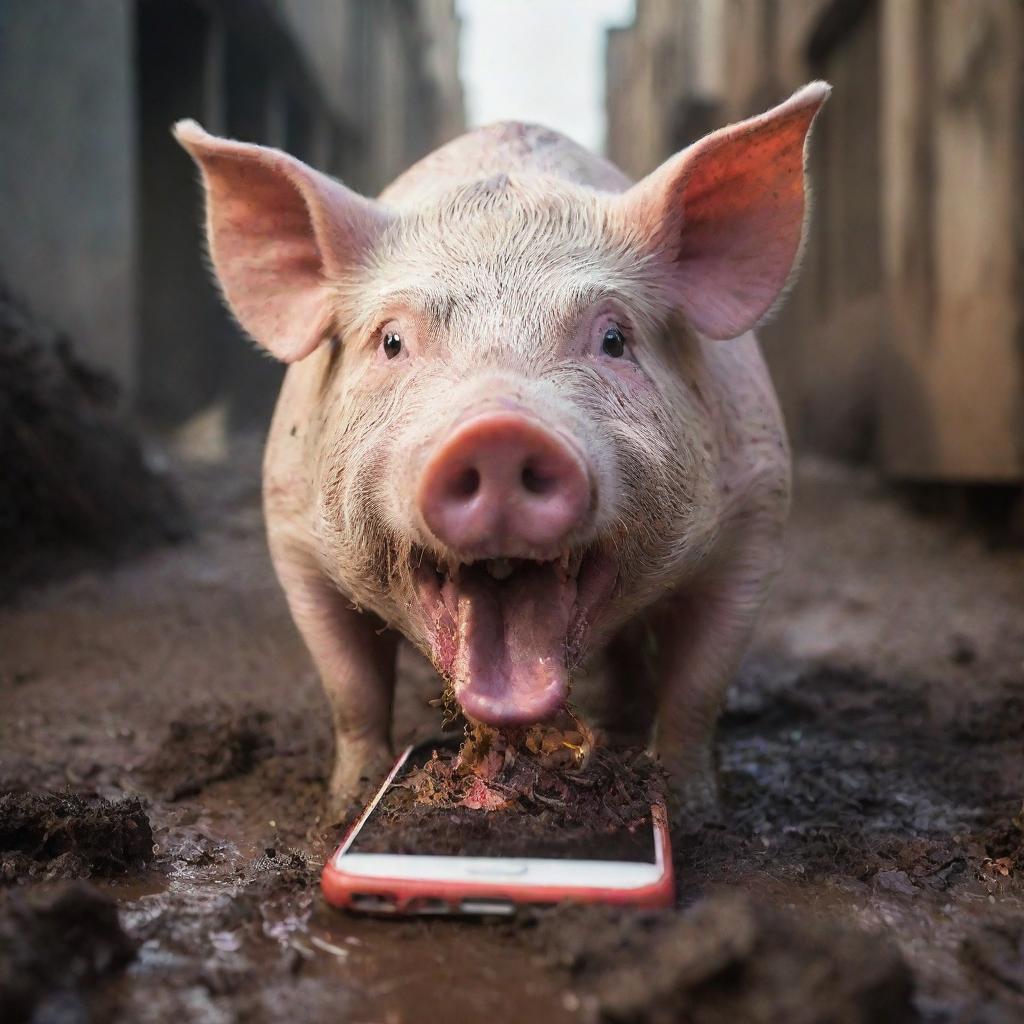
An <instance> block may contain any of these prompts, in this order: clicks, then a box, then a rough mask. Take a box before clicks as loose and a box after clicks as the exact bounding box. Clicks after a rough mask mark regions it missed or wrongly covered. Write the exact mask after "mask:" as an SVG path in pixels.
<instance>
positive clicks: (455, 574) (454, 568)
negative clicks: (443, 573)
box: [448, 559, 462, 583]
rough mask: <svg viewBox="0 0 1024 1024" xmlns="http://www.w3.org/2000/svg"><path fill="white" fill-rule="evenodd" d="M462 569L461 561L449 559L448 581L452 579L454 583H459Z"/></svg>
mask: <svg viewBox="0 0 1024 1024" xmlns="http://www.w3.org/2000/svg"><path fill="white" fill-rule="evenodd" d="M461 567H462V563H461V562H459V561H457V560H455V559H449V560H448V579H450V580H451V581H452V583H458V582H459V569H460V568H461Z"/></svg>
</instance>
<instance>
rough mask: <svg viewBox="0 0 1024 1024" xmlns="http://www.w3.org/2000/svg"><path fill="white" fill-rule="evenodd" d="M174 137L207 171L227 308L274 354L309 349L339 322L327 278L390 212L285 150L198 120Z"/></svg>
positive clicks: (295, 354)
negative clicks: (211, 129) (226, 134)
mask: <svg viewBox="0 0 1024 1024" xmlns="http://www.w3.org/2000/svg"><path fill="white" fill-rule="evenodd" d="M174 135H175V138H176V139H177V140H178V142H180V143H181V144H182V146H184V147H185V149H186V150H188V152H189V154H190V155H191V156H192V158H193V159H194V160H195V161H196V163H197V164H198V165H199V168H200V170H201V171H202V175H203V184H204V185H205V187H206V234H207V241H208V244H209V248H210V258H211V259H212V261H213V267H214V270H215V271H216V273H217V279H218V280H219V281H220V285H221V288H222V289H223V291H224V297H225V298H226V299H227V302H228V305H229V306H230V307H231V311H232V312H233V313H234V315H235V317H236V319H237V320H238V322H239V323H240V324H241V325H242V327H244V328H245V330H246V331H247V332H248V333H249V334H251V335H252V336H253V338H255V339H256V341H258V342H259V343H260V344H261V345H262V346H263V347H264V348H266V349H267V350H268V351H269V352H270V353H271V354H272V355H274V356H276V357H277V358H278V359H281V360H283V361H284V362H286V363H290V362H293V361H294V360H296V359H302V358H303V356H307V355H309V353H310V352H312V351H313V350H314V349H315V348H316V347H317V345H319V344H320V342H321V341H323V340H324V339H325V338H327V337H328V336H329V334H330V333H331V331H332V329H333V326H334V325H333V311H332V308H331V301H330V291H329V283H330V281H331V279H332V278H336V277H337V276H339V275H340V274H341V273H343V272H344V271H345V270H346V269H348V268H350V267H351V266H353V265H354V264H356V263H358V262H359V261H360V260H362V259H364V258H365V256H366V255H367V253H368V252H369V250H370V249H371V247H372V246H373V243H374V242H375V241H376V239H377V238H378V237H379V236H380V234H381V232H382V231H383V230H384V228H385V226H386V225H387V222H388V215H387V214H386V213H385V211H384V209H383V208H382V207H381V206H380V205H379V204H377V203H375V202H373V201H372V200H370V199H364V198H363V197H362V196H360V195H358V194H357V193H355V192H353V191H351V190H350V189H347V188H346V187H345V186H344V185H342V184H341V183H340V182H338V181H335V180H334V179H333V178H328V177H327V176H326V175H324V174H320V173H319V172H318V171H315V170H313V168H312V167H307V166H306V164H304V163H303V162H302V161H301V160H297V159H296V158H295V157H293V156H289V155H288V154H287V153H282V152H281V151H280V150H276V149H269V148H267V147H266V146H255V145H251V144H249V143H246V142H235V141H233V140H231V139H221V138H217V137H216V136H214V135H210V134H209V133H207V132H205V131H204V130H203V129H202V128H201V127H200V126H199V125H198V124H196V122H195V121H179V122H178V123H177V124H176V125H175V126H174Z"/></svg>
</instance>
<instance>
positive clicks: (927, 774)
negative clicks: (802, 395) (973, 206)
mask: <svg viewBox="0 0 1024 1024" xmlns="http://www.w3.org/2000/svg"><path fill="white" fill-rule="evenodd" d="M229 465H230V466H232V467H233V469H234V471H233V472H227V471H226V470H225V468H224V466H210V467H206V468H203V467H196V468H192V469H189V470H188V472H187V473H186V476H185V479H186V483H187V487H188V497H189V500H190V505H191V507H193V508H195V509H196V510H197V514H198V516H199V520H200V521H199V526H200V530H199V533H198V536H197V538H196V539H195V540H193V541H190V542H189V543H187V544H184V545H181V546H179V547H177V548H171V549H167V548H165V549H158V550H155V551H153V552H152V553H150V554H148V555H147V556H145V558H143V559H142V560H140V561H137V562H134V563H132V564H128V565H122V566H121V567H119V568H117V569H115V570H113V571H110V572H96V571H87V572H84V573H81V574H79V575H77V576H76V577H75V578H73V579H72V580H70V581H68V582H65V583H62V584H59V585H55V586H51V587H50V588H48V589H45V590H39V591H36V592H33V593H28V594H26V595H24V597H23V598H22V599H21V600H20V602H19V605H18V607H16V608H13V607H8V608H6V609H4V610H3V611H2V612H0V708H2V709H3V710H2V712H0V783H2V785H3V786H4V787H6V788H7V789H10V790H12V791H15V792H17V793H26V792H32V793H36V794H42V793H56V794H58V795H60V794H62V793H64V792H65V790H66V788H67V787H69V786H70V787H71V788H72V790H73V791H74V792H76V793H79V794H83V795H84V798H85V800H86V802H87V803H89V802H91V801H93V800H95V799H97V798H105V799H109V800H114V801H117V800H121V799H123V798H124V797H126V796H138V797H139V798H140V799H142V800H143V801H144V803H145V806H144V810H145V814H146V816H147V817H148V820H149V822H150V824H151V827H152V831H153V840H152V847H154V848H155V852H154V854H153V859H152V860H151V861H150V863H149V864H148V865H141V864H140V865H138V866H135V867H131V868H129V870H128V871H127V872H125V873H115V874H114V876H113V877H111V878H109V879H108V878H100V879H96V880H95V881H94V882H93V884H94V885H96V886H98V887H99V888H100V889H101V891H102V893H103V895H104V896H105V897H106V898H107V899H108V900H110V901H112V902H113V903H114V904H115V905H116V906H117V908H118V912H119V917H120V922H121V926H122V928H123V929H124V931H125V933H126V934H127V935H128V936H129V938H130V939H131V940H132V942H133V943H134V944H135V945H136V946H137V954H136V956H135V958H134V959H133V960H132V961H131V962H130V963H129V964H128V965H127V966H126V967H125V968H124V969H123V970H121V971H120V972H115V973H112V974H110V975H106V976H104V977H100V978H97V979H96V980H95V983H90V984H89V985H82V986H79V987H78V988H77V989H76V990H75V991H77V992H79V995H78V996H76V997H75V999H76V1000H77V1002H76V1004H75V1005H76V1006H77V1008H78V1009H77V1010H76V1012H78V1011H81V1012H80V1013H79V1015H78V1017H77V1018H73V1019H90V1018H91V1019H94V1020H104V1021H106V1020H111V1021H133V1022H135V1021H142V1022H145V1021H163V1020H168V1019H175V1018H179V1019H183V1020H190V1021H192V1020H195V1021H211V1022H219V1021H229V1020H253V1021H273V1020H281V1019H296V1020H302V1021H312V1022H316V1021H336V1020H339V1019H341V1020H344V1019H350V1020H354V1021H387V1022H402V1021H419V1020H447V1019H454V1020H477V1019H489V1020H493V1021H494V1022H496V1024H503V1022H514V1021H531V1022H532V1021H555V1022H562V1021H580V1020H587V1019H594V1018H595V1017H596V1018H597V1019H600V1018H601V1016H602V1015H603V1016H604V1018H605V1019H610V1020H639V1021H653V1020H658V1019H659V1018H658V1016H657V1015H658V1013H659V1012H660V1011H659V1007H661V1006H668V1007H671V1008H673V1010H674V1011H677V1017H676V1018H673V1019H684V1020H685V1019H693V1020H721V1019H725V1017H724V1016H723V1015H724V1014H726V1013H732V1014H733V1017H732V1019H754V1020H757V1019H759V1018H758V1017H757V1016H754V1014H756V1013H763V1014H767V1015H768V1016H765V1017H763V1018H762V1019H777V1011H778V1010H779V1007H788V1006H791V1005H793V1004H787V1003H785V1000H786V999H793V1000H794V1001H795V1002H796V1003H798V1005H797V1006H796V1007H795V1008H794V1009H792V1011H791V1013H792V1016H790V1017H789V1019H793V1020H806V1021H818V1020H820V1021H826V1020H829V1021H834V1020H860V1019H869V1017H865V1016H863V1015H864V1014H866V1013H869V1012H870V1011H872V1009H873V1008H874V1009H875V1010H877V1012H875V1013H874V1019H879V1020H881V1019H886V1020H888V1019H895V1020H900V1019H902V1018H901V1016H900V1015H902V1014H904V1013H905V999H906V998H907V991H908V986H909V991H910V995H909V998H910V1000H911V1005H912V1009H913V1012H914V1013H915V1014H916V1015H917V1017H918V1018H919V1019H921V1020H924V1021H933V1022H936V1024H938V1022H943V1024H946V1022H965V1024H966V1022H972V1024H973V1022H976V1021H981V1022H985V1024H996V1022H1002V1021H1016V1020H1019V1019H1020V1017H1021V1013H1022V993H1024V956H1022V931H1021V928H1022V924H1021V922H1022V921H1024V907H1022V896H1024V891H1022V885H1021V877H1022V871H1024V859H1022V857H1024V854H1022V829H1021V824H1022V821H1024V819H1022V817H1021V804H1022V800H1024V744H1021V742H1020V737H1021V731H1022V727H1024V702H1022V699H1021V693H1022V689H1021V683H1022V677H1024V616H1022V615H1021V609H1022V607H1024V555H1022V554H1021V553H1020V552H1018V551H1013V550H1008V549H1004V548H1000V549H990V548H989V547H988V546H987V544H986V542H985V540H984V539H983V538H982V537H979V536H977V535H975V534H973V533H971V532H968V531H966V530H965V529H964V528H963V527H962V526H954V525H950V524H949V523H946V522H944V521H942V520H936V519H928V520H922V519H920V518H918V517H917V516H916V515H915V514H913V513H912V512H910V511H908V509H907V508H906V507H905V505H904V504H903V503H902V502H901V500H900V499H899V498H898V497H895V496H893V495H892V494H890V493H888V492H886V491H885V490H883V489H882V488H881V487H880V486H879V485H878V484H877V483H876V482H875V481H873V480H872V479H871V478H870V477H869V476H866V475H863V474H855V473H850V472H848V471H846V470H840V469H837V468H835V467H832V466H829V465H826V464H813V463H810V464H805V465H803V466H802V468H801V473H800V477H799V479H800V486H799V490H798V495H797V502H796V512H795V519H794V524H793V529H792V532H791V538H792V540H791V549H790V553H789V562H788V566H787V569H786V572H785V574H784V577H783V579H782V580H781V582H780V585H779V586H778V587H777V588H776V591H775V595H774V599H773V603H772V606H771V608H770V610H769V612H768V615H767V617H766V619H765V622H764V625H763V628H762V629H761V631H760V633H759V636H758V638H757V641H756V643H755V646H754V649H753V651H752V654H751V656H750V658H749V659H748V660H747V662H746V664H745V665H744V667H743V669H742V671H741V673H740V676H739V678H738V680H737V683H736V686H735V687H734V688H733V691H732V693H731V694H730V696H729V700H728V705H727V708H726V711H725V717H724V719H723V723H722V730H721V734H720V738H719V744H718V757H719V761H720V765H721V781H722V787H721V788H722V810H721V814H720V817H719V818H718V819H716V820H714V821H709V822H706V823H698V824H690V825H688V826H685V827H680V828H678V829H677V830H676V832H675V834H674V837H673V846H674V853H675V861H676V864H675V866H676V872H677V883H678V891H679V908H678V910H677V911H674V912H671V913H668V914H665V915H658V916H656V918H655V919H654V920H653V923H652V919H651V918H650V916H649V915H645V914H643V913H640V912H636V913H627V912H623V911H612V910H604V909H601V908H594V909H593V910H590V911H588V912H587V914H586V915H583V914H582V912H579V911H573V912H567V911H559V912H558V913H557V914H555V915H553V916H550V915H545V914H543V913H540V914H537V915H533V916H527V917H526V918H525V919H524V920H521V921H518V922H515V923H505V924H480V923H472V922H463V921H457V920H454V919H451V920H430V921H423V922H419V921H409V922H403V921H394V920H392V921H388V920H378V919H371V918H359V917H350V916H346V915H343V914H339V913H336V912H334V911H332V910H331V909H330V908H328V907H325V906H324V905H323V903H322V901H321V900H320V897H319V895H318V889H317V876H318V872H319V867H320V865H321V864H322V863H323V860H324V858H325V857H326V856H327V854H328V853H329V852H330V850H331V849H332V848H333V846H334V845H335V844H336V843H337V842H338V841H339V838H340V830H338V829H337V828H329V827H327V824H326V822H325V821H324V820H322V819H321V818H320V815H321V811H322V800H323V794H324V786H325V782H326V774H327V771H328V768H329V764H330V760H329V758H330V729H329V721H328V713H327V708H326V704H325V702H324V700H323V697H322V694H321V693H320V690H319V687H318V685H317V682H316V680H315V678H314V676H313V673H312V671H311V669H310V667H309V664H308V661H307V659H306V656H305V653H304V651H303V649H302V647H301V645H300V643H299V641H298V639H297V637H296V636H295V633H294V630H293V629H292V627H291V625H290V623H289V621H288V618H287V612H286V610H285V608H284V603H283V600H282V599H281V597H280V594H279V593H278V590H277V587H276V584H275V582H274V580H273V577H272V574H271V572H270V568H269V563H268V560H267V556H266V553H265V542H264V538H263V536H262V528H261V518H260V514H259V509H258V490H257V482H258V462H257V452H256V450H255V449H251V450H250V449H244V450H240V451H237V452H234V453H232V457H231V460H230V462H229ZM400 676H401V683H400V689H399V695H398V700H397V705H396V714H397V721H396V730H395V732H396V735H395V739H396V743H397V744H404V743H406V742H409V741H411V740H417V739H425V738H427V737H428V736H430V735H432V734H434V733H435V732H436V730H437V727H438V711H437V708H436V707H435V706H432V705H431V704H430V703H428V701H430V700H432V699H435V698H436V697H437V695H438V693H439V690H440V684H439V682H438V680H437V679H436V678H435V677H434V676H433V675H432V673H430V671H429V670H428V669H427V668H426V667H425V666H424V665H423V664H422V663H421V662H420V661H418V660H417V659H416V658H415V657H413V656H412V655H411V654H409V652H403V657H402V662H401V666H400ZM254 714H256V715H257V718H255V719H254V718H253V715H254ZM264 715H265V717H264ZM171 722H179V723H182V724H181V725H180V726H178V727H171V726H170V725H169V723H171ZM239 738H241V742H238V740H239ZM222 745H224V746H226V747H227V748H228V749H229V750H230V749H240V750H241V751H243V752H245V751H248V753H243V755H242V756H241V757H240V758H239V757H237V756H235V755H230V756H225V758H224V759H223V760H220V759H219V756H215V755H216V754H217V751H218V750H219V748H220V747H221V746H222ZM204 751H205V753H204ZM161 759H163V760H161ZM193 759H194V761H195V765H194V766H193V767H195V772H194V773H192V774H191V775H190V773H187V772H185V771H184V768H185V766H187V765H191V762H192V760H193ZM161 764H162V765H163V768H162V769H160V768H159V767H158V768H157V769H156V770H154V766H160V765H161ZM225 768H226V769H227V770H225ZM193 775H194V777H193ZM183 785H184V790H182V786H183ZM195 786H198V791H195V788H194V787H195ZM189 790H192V792H188V791H189ZM90 794H92V795H90ZM15 852H18V853H24V851H22V850H18V851H15ZM59 856H60V855H59V854H58V857H59ZM48 863H53V861H52V860H51V861H47V860H45V858H44V859H43V860H42V861H36V860H35V859H32V860H31V864H29V863H28V862H22V863H21V866H20V867H19V868H18V869H17V872H18V877H17V878H15V879H13V881H15V882H17V883H18V884H15V885H11V886H9V887H8V888H7V889H6V892H7V893H8V894H17V895H18V897H19V898H25V899H35V898H36V897H37V896H39V897H40V898H42V896H43V895H45V893H46V892H47V891H48V886H50V885H52V883H50V882H46V881H45V880H43V879H42V877H41V874H40V873H34V872H39V869H40V867H42V870H43V873H45V869H46V865H47V864H48ZM738 895H742V896H743V899H742V900H740V901H739V902H738V903H737V902H734V900H735V898H736V897H737V896H738ZM4 898H6V897H4ZM706 900H710V901H711V902H704V901H706ZM723 900H725V902H722V901H723ZM737 907H738V908H739V909H736V908H737ZM730 908H732V909H730ZM574 914H580V916H573V915H574ZM690 914H692V915H694V916H692V917H691V916H687V915H690ZM702 915H707V916H702ZM864 935H866V936H867V938H866V939H865V938H863V936H864ZM705 939H706V942H705V941H704V940H705ZM744 950H746V951H747V952H744ZM893 950H897V951H898V956H897V955H896V954H895V953H893ZM25 952H26V954H28V953H32V955H34V956H37V957H40V958H42V959H44V960H45V959H46V958H47V957H48V956H50V955H51V953H50V948H49V946H48V945H47V944H46V943H44V942H43V941H42V940H39V941H35V940H33V939H32V938H31V937H29V939H28V940H27V942H26V950H25ZM787 958H788V959H787ZM57 961H59V958H57V957H55V962H57ZM723 964H724V965H725V966H722V965H723ZM769 965H770V966H771V970H768V966H769ZM901 965H905V966H901ZM762 966H764V969H763V970H762ZM822 978H823V979H825V980H824V981H822V980H820V979H822ZM908 978H909V981H908ZM780 979H781V980H780ZM876 1000H877V1001H876ZM878 1007H882V1008H883V1009H881V1010H878ZM786 1012H790V1011H789V1010H787V1011H786ZM702 1014H703V1015H704V1016H702ZM715 1014H718V1016H715ZM857 1014H861V1016H857ZM687 1015H689V1016H688V1017H687ZM772 1015H776V1016H772Z"/></svg>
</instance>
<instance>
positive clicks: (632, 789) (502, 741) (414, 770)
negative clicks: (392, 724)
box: [358, 723, 665, 859]
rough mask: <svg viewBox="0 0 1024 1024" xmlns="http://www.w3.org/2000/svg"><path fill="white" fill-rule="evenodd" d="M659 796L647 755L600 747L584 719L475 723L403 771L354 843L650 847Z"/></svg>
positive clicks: (509, 851) (609, 849)
mask: <svg viewBox="0 0 1024 1024" xmlns="http://www.w3.org/2000/svg"><path fill="white" fill-rule="evenodd" d="M664 798H665V785H664V778H663V776H662V773H661V771H660V769H659V768H658V767H657V765H656V764H655V763H654V761H652V759H651V758H650V757H649V756H648V754H647V753H645V752H644V751H643V750H640V749H617V748H611V747H607V746H603V745H600V743H599V742H598V739H597V738H596V737H595V736H594V735H593V734H592V733H591V732H590V730H588V729H587V728H586V727H585V726H580V725H578V724H577V723H571V724H570V725H569V726H568V727H563V726H555V727H539V726H538V727H533V728H530V729H518V730H501V731H499V730H496V729H490V728H487V727H484V726H480V725H474V726H468V727H467V729H466V732H465V738H464V740H463V743H462V745H461V747H459V748H458V749H457V750H456V749H455V748H454V746H449V747H445V746H439V747H437V748H435V749H433V750H432V751H431V753H430V754H429V757H426V756H424V757H423V758H421V760H420V761H419V762H417V763H414V764H413V765H412V766H411V770H409V771H408V772H407V774H405V775H403V776H402V777H400V779H399V781H398V784H397V785H396V786H394V787H393V788H392V789H391V790H390V791H389V792H388V793H387V794H386V795H385V797H384V799H383V800H382V801H381V804H380V805H379V807H378V811H377V814H376V815H375V816H374V818H373V819H371V821H370V823H368V825H367V826H366V828H365V829H364V833H363V834H361V836H360V839H359V841H358V848H359V849H360V851H362V852H392V853H394V852H401V851H407V852H415V851H416V850H422V849H429V850H431V851H432V852H434V853H466V852H468V851H472V853H473V854H474V855H476V856H488V855H491V856H516V855H527V854H531V855H534V856H559V855H561V856H568V855H570V854H571V855H575V856H586V857H599V856H604V857H609V858H612V859H614V858H615V857H616V856H617V855H625V854H627V853H629V852H630V851H633V850H641V851H642V850H644V849H645V847H646V848H647V849H648V850H649V851H650V850H653V847H651V845H650V839H649V836H650V828H651V805H652V804H654V803H661V802H663V801H664Z"/></svg>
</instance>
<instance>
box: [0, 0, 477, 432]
mask: <svg viewBox="0 0 1024 1024" xmlns="http://www.w3.org/2000/svg"><path fill="white" fill-rule="evenodd" d="M457 41H458V21H457V18H456V16H455V9H454V0H379V2H374V3H370V2H367V0H174V2H167V0H74V2H70V0H68V2H65V0H0V138H2V139H3V140H4V141H3V153H2V159H0V224H2V228H3V230H2V231H0V273H4V274H5V276H6V277H7V279H8V280H9V282H10V284H11V285H12V287H13V288H14V290H15V291H16V292H18V293H20V294H22V295H23V296H24V297H25V298H26V299H27V300H28V302H29V304H30V306H32V308H33V309H34V310H35V311H36V312H38V313H41V314H43V315H44V316H47V317H49V318H50V319H51V320H52V321H53V322H54V323H55V324H56V325H57V326H58V327H60V328H62V329H64V330H65V331H67V332H68V333H69V334H70V335H71V336H72V337H73V338H74V339H75V341H76V342H77V344H78V348H79V350H80V352H81V354H82V355H83V356H85V358H87V359H88V360H89V361H91V362H92V363H93V364H95V365H97V366H100V367H102V368H104V369H106V370H108V371H110V372H112V373H113V374H114V375H115V376H116V377H117V378H118V379H119V380H120V381H121V383H122V384H123V385H124V388H125V392H126V397H127V405H128V406H129V407H130V408H132V409H133V410H134V411H136V412H138V413H140V414H141V415H142V416H143V417H144V418H145V419H146V420H147V421H148V422H149V423H151V424H152V425H154V426H156V427H158V428H164V429H168V430H177V429H179V428H181V427H183V426H184V425H186V424H189V423H190V422H192V421H193V420H196V419H197V418H198V419H199V420H202V421H203V422H208V421H211V422H212V421H214V420H215V421H216V422H218V423H221V424H225V423H226V424H228V425H229V426H239V427H241V426H250V425H258V424H262V423H264V422H265V421H266V419H267V418H268V416H269V413H270V409H271V408H272V405H273V402H274V398H275V395H276V392H277V388H278V386H279V383H280V378H281V375H282V372H283V370H282V367H281V366H279V365H278V364H276V363H274V362H273V361H271V360H269V359H268V358H266V357H265V356H264V355H263V354H262V353H259V352H257V350H256V349H255V348H254V346H252V345H251V344H250V343H249V342H248V341H246V340H244V339H243V338H242V337H241V334H240V331H239V330H238V329H237V328H236V327H235V326H234V325H233V323H232V322H231V321H230V318H229V317H228V316H227V314H226V312H225V311H224V309H223V307H222V305H221V303H220V300H219V297H218V295H217V292H216V289H215V287H214V285H213V284H212V282H211V280H210V277H209V274H208V272H207V269H206V267H205V265H204V258H203V232H202V220H203V218H202V209H201V193H200V190H199V187H198V183H197V176H196V172H195V168H194V166H193V164H192V162H191V161H190V160H189V158H188V157H187V155H186V154H185V153H184V152H183V151H182V150H181V149H180V148H179V147H178V146H177V145H176V144H175V143H174V141H173V139H172V138H171V136H170V132H169V129H170V126H171V124H172V123H173V122H174V121H175V120H177V119H179V118H182V117H194V118H197V119H198V120H200V121H201V122H202V123H203V124H204V125H205V126H206V127H207V128H208V129H209V130H211V131H213V132H217V133H222V134H227V135H231V136H233V137H235V138H240V139H245V140H249V141H254V142H261V143H266V144H269V145H275V146H279V147H282V148H285V149H287V150H289V151H290V152H293V153H295V155H297V156H299V157H301V158H302V159H304V160H307V161H308V162H310V163H312V164H313V165H314V166H317V167H319V168H320V169H322V170H325V171H327V172H329V173H332V174H335V175H337V176H338V177H340V178H342V179H344V180H345V181H346V182H348V183H349V184H351V185H353V186H355V187H357V188H360V189H363V190H365V191H367V192H370V193H373V192H376V191H377V190H379V189H380V188H381V187H382V186H383V185H384V184H386V183H387V181H389V180H390V179H391V178H392V177H394V176H395V175H396V174H397V173H399V172H400V171H401V170H403V169H404V168H405V167H406V166H408V164H409V163H411V162H412V161H414V160H415V159H417V158H418V157H420V156H422V155H423V154H425V153H426V152H428V151H429V150H430V149H432V148H434V147H435V146H436V145H438V144H439V143H441V142H443V141H445V140H446V139H448V138H450V137H451V136H452V135H454V134H456V133H457V132H458V131H460V130H461V128H462V124H463V119H464V118H463V107H462V93H461V86H460V84H459V80H458V74H457V52H458V48H457ZM211 417H212V420H211Z"/></svg>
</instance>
